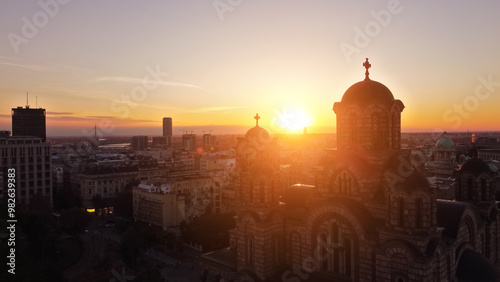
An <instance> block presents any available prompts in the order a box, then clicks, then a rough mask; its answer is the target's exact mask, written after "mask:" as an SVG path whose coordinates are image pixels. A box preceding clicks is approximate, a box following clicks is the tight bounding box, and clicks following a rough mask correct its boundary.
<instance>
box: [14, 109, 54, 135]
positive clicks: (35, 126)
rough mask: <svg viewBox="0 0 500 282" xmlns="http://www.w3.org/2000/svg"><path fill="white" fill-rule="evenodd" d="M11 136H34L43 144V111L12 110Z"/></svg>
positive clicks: (44, 132) (44, 131)
mask: <svg viewBox="0 0 500 282" xmlns="http://www.w3.org/2000/svg"><path fill="white" fill-rule="evenodd" d="M12 136H34V137H39V138H41V139H42V142H45V140H46V138H47V136H46V128H45V109H42V108H39V109H30V107H29V106H28V105H26V108H23V107H17V108H12Z"/></svg>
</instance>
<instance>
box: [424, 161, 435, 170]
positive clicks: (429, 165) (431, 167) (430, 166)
mask: <svg viewBox="0 0 500 282" xmlns="http://www.w3.org/2000/svg"><path fill="white" fill-rule="evenodd" d="M425 168H426V169H434V168H435V166H434V163H433V162H427V163H426V164H425Z"/></svg>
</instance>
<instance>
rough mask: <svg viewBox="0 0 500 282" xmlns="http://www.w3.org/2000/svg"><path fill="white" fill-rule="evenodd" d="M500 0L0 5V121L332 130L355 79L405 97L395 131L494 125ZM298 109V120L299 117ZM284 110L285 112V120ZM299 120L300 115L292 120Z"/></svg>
mask: <svg viewBox="0 0 500 282" xmlns="http://www.w3.org/2000/svg"><path fill="white" fill-rule="evenodd" d="M499 12H500V2H499V1H481V2H478V1H409V0H401V1H392V0H391V1H373V0H366V1H352V0H322V1H320V0H310V1H304V0H301V1H297V0H274V1H265V0H251V1H250V0H177V1H174V0H161V1H160V0H155V1H150V0H143V1H130V0H105V1H102V0H100V1H76V0H72V1H70V0H59V1H56V0H39V1H6V2H5V3H2V9H1V10H0V23H1V24H0V34H1V35H2V37H1V39H0V97H1V101H2V102H1V103H0V129H6V130H10V129H11V113H10V112H11V108H13V107H17V106H24V105H25V104H26V92H29V97H30V98H29V104H30V105H31V107H35V106H36V105H35V104H36V102H35V97H37V98H38V107H43V108H45V109H46V110H47V134H48V136H56V135H75V136H79V135H84V132H85V131H86V130H87V131H88V130H90V129H92V128H93V127H94V124H97V126H98V127H101V128H103V130H104V131H105V133H106V134H109V135H113V134H114V135H137V134H147V135H161V124H162V118H163V117H172V119H173V124H174V127H175V129H174V134H180V133H182V131H183V130H187V131H191V130H194V131H195V132H196V133H202V131H208V130H210V129H212V130H213V133H214V134H223V133H238V132H240V133H244V132H245V130H246V129H248V128H249V127H251V126H253V125H254V124H255V121H254V120H253V117H254V116H255V113H257V112H258V113H259V115H260V116H261V119H260V121H259V124H260V125H261V126H263V127H265V128H266V129H268V131H269V132H270V133H286V132H290V131H291V129H287V128H292V129H293V127H291V126H289V124H293V123H294V120H298V121H296V122H304V124H307V126H308V132H311V133H326V132H335V115H334V113H333V111H332V106H333V103H334V102H338V101H340V99H341V98H342V95H343V93H344V92H345V90H347V88H348V87H349V86H350V85H352V84H354V83H356V82H358V81H360V80H363V79H364V69H363V67H362V63H363V61H364V60H365V58H366V57H368V58H370V63H371V64H372V68H371V69H370V78H371V79H372V80H376V81H379V82H381V83H383V84H385V85H386V86H387V87H389V89H391V91H392V93H393V94H394V96H395V98H396V99H400V100H402V101H403V103H404V104H405V106H406V108H405V110H404V111H403V113H402V127H403V129H402V130H403V131H406V132H411V131H433V130H447V131H466V130H471V131H474V130H500V128H499V125H500V114H499V105H500V16H499ZM306 119H307V121H304V120H306ZM287 124H288V125H287ZM299 130H300V129H299Z"/></svg>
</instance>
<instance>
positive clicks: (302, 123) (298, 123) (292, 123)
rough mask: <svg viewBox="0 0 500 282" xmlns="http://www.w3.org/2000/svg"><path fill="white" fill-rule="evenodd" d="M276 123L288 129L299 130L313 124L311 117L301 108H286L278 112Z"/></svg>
mask: <svg viewBox="0 0 500 282" xmlns="http://www.w3.org/2000/svg"><path fill="white" fill-rule="evenodd" d="M276 124H277V125H278V126H279V127H281V128H284V129H287V130H288V131H292V132H293V131H299V130H303V129H304V127H307V126H309V125H310V124H311V118H310V117H309V116H308V115H307V114H306V113H304V112H303V111H301V110H298V109H286V110H283V111H282V112H279V113H276Z"/></svg>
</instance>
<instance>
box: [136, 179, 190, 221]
mask: <svg viewBox="0 0 500 282" xmlns="http://www.w3.org/2000/svg"><path fill="white" fill-rule="evenodd" d="M133 216H134V219H135V220H139V221H142V222H146V223H149V224H153V225H156V226H159V227H161V228H162V229H163V230H167V229H168V227H172V226H179V224H180V223H181V222H182V221H183V220H185V219H186V206H185V198H184V195H182V194H176V193H172V190H171V189H170V186H168V187H167V185H164V186H154V185H146V184H139V186H137V187H134V188H133Z"/></svg>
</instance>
